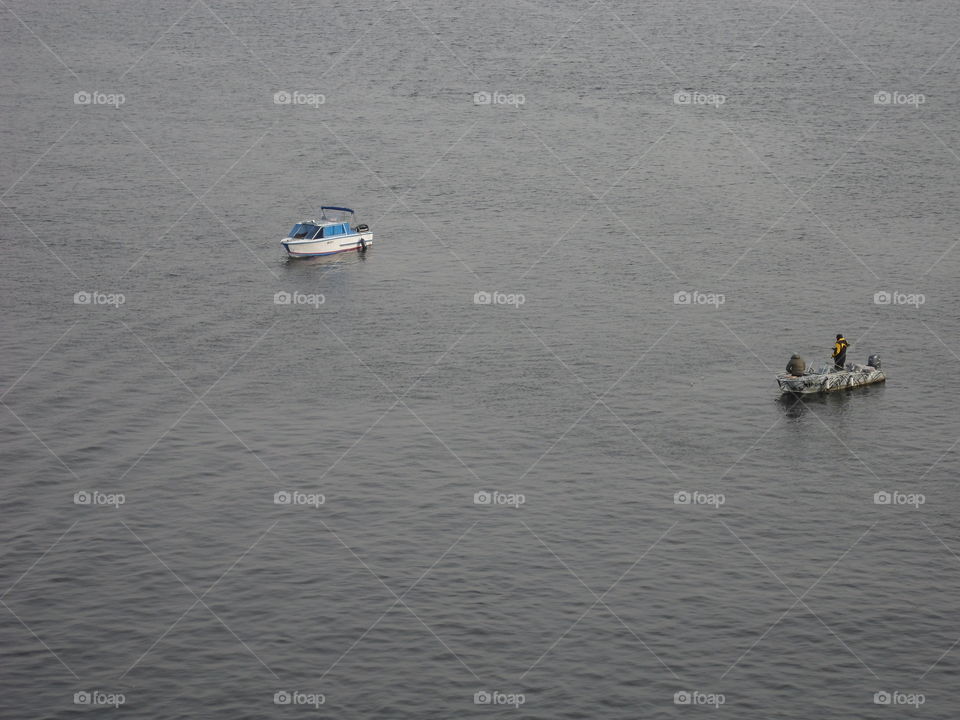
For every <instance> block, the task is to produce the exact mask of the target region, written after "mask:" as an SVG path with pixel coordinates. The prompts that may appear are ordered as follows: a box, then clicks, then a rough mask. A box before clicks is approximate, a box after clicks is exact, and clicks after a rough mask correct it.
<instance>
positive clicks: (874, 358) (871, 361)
mask: <svg viewBox="0 0 960 720" xmlns="http://www.w3.org/2000/svg"><path fill="white" fill-rule="evenodd" d="M867 365H869V366H870V367H873V368H876V369H877V370H879V369H880V356H879V355H877V354H876V353H874V354H873V355H871V356H870V357H868V358H867Z"/></svg>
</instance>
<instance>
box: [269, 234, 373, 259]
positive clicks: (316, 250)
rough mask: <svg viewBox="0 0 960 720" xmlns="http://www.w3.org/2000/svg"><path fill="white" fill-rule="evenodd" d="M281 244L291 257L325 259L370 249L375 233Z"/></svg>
mask: <svg viewBox="0 0 960 720" xmlns="http://www.w3.org/2000/svg"><path fill="white" fill-rule="evenodd" d="M361 241H362V242H361ZM280 243H281V244H282V245H283V247H284V249H285V250H286V251H287V254H288V255H289V256H290V257H323V256H325V255H337V254H339V253H344V252H355V251H357V250H360V249H361V248H366V247H369V246H370V245H372V244H373V233H370V232H367V233H352V234H350V235H337V236H334V237H332V238H324V239H320V240H291V239H290V238H284V239H283V240H281V241H280Z"/></svg>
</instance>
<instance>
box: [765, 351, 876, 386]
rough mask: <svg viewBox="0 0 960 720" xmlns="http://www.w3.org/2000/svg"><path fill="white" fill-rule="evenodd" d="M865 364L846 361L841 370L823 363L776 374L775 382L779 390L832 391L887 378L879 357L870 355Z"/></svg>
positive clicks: (871, 383)
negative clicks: (796, 370)
mask: <svg viewBox="0 0 960 720" xmlns="http://www.w3.org/2000/svg"><path fill="white" fill-rule="evenodd" d="M867 362H868V363H869V364H867V365H858V364H856V363H848V364H847V366H846V367H845V368H844V369H843V370H839V369H837V368H835V367H833V366H830V365H824V366H823V367H821V368H819V369H817V370H809V371H807V370H805V371H803V372H802V374H799V375H796V374H791V373H789V372H786V373H781V374H780V375H777V384H778V385H779V386H780V390H781V392H785V393H798V394H801V395H807V394H810V393H821V392H833V391H835V390H849V389H851V388H858V387H863V386H864V385H873V384H874V383H881V382H884V381H885V380H886V379H887V376H886V375H884V373H883V370H881V369H880V358H879V356H877V355H871V356H870V359H869V360H868V361H867Z"/></svg>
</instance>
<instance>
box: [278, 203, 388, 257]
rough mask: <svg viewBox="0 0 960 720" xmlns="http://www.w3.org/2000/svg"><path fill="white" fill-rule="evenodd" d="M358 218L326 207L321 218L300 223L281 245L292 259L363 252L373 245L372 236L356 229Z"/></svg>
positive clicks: (360, 227)
mask: <svg viewBox="0 0 960 720" xmlns="http://www.w3.org/2000/svg"><path fill="white" fill-rule="evenodd" d="M355 217H356V213H354V211H353V210H351V209H350V208H345V207H336V206H334V205H324V206H323V207H321V208H320V215H319V217H317V218H315V219H311V220H303V221H301V222H298V223H297V224H296V225H294V226H293V229H292V230H290V234H289V235H287V237H285V238H283V240H281V241H280V243H281V244H282V245H283V247H284V249H285V250H286V251H287V253H288V254H289V255H290V257H321V256H323V255H336V254H337V253H342V252H351V251H354V250H356V251H359V252H363V251H365V250H366V249H367V248H368V247H370V245H371V244H372V243H373V233H372V232H370V228H369V227H367V226H366V225H354V219H355Z"/></svg>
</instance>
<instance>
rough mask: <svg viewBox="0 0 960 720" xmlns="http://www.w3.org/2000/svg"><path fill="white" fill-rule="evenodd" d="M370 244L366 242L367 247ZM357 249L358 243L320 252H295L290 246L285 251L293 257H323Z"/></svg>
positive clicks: (358, 247)
mask: <svg viewBox="0 0 960 720" xmlns="http://www.w3.org/2000/svg"><path fill="white" fill-rule="evenodd" d="M370 245H371V243H367V247H370ZM359 249H360V246H359V245H355V246H353V247H348V248H344V249H343V250H333V251H331V252H322V253H298V252H295V251H294V250H291V249H290V248H287V253H288V254H289V255H292V256H293V257H325V256H327V255H339V254H340V253H345V252H354V251H356V250H359Z"/></svg>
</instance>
